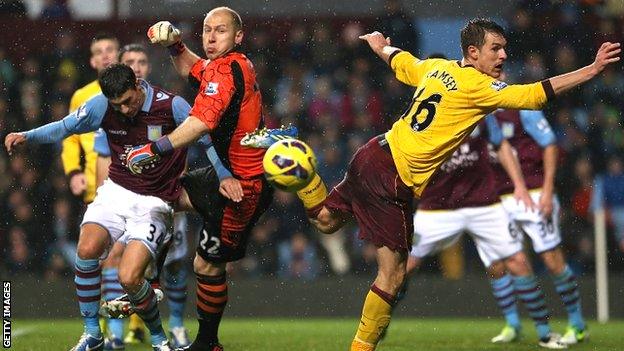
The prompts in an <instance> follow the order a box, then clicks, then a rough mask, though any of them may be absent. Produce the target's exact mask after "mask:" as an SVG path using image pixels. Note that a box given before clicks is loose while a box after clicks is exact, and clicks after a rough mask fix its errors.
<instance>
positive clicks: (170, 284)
mask: <svg viewBox="0 0 624 351" xmlns="http://www.w3.org/2000/svg"><path fill="white" fill-rule="evenodd" d="M187 277H188V270H187V268H186V266H184V265H180V268H179V269H178V270H177V271H173V270H172V269H169V267H165V286H164V288H165V296H167V303H168V305H169V329H171V328H176V327H182V326H183V316H184V304H185V303H186V280H187Z"/></svg>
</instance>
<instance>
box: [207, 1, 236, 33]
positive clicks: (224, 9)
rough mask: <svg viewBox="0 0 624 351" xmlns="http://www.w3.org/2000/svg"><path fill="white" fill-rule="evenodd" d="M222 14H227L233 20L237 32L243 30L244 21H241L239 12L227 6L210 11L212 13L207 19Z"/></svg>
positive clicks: (209, 13)
mask: <svg viewBox="0 0 624 351" xmlns="http://www.w3.org/2000/svg"><path fill="white" fill-rule="evenodd" d="M222 13H226V14H227V15H229V16H230V17H231V18H232V26H233V27H234V29H235V30H237V31H239V30H243V20H242V19H241V17H240V15H239V14H238V12H236V11H234V10H232V9H231V8H229V7H227V6H221V7H215V8H214V9H212V10H210V12H208V13H207V14H206V19H207V18H208V17H210V16H212V15H215V14H222Z"/></svg>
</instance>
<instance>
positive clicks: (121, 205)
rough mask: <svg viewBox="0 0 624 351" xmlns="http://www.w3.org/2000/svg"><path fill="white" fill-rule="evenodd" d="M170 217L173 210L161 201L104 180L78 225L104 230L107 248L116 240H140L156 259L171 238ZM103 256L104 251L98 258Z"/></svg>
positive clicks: (123, 241)
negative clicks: (108, 238) (107, 235)
mask: <svg viewBox="0 0 624 351" xmlns="http://www.w3.org/2000/svg"><path fill="white" fill-rule="evenodd" d="M172 214H173V209H172V208H171V206H170V205H169V204H168V203H167V202H165V201H164V200H162V199H160V198H157V197H155V196H146V195H139V194H137V193H134V192H132V191H130V190H128V189H126V188H124V187H122V186H119V185H117V184H115V183H113V181H111V180H110V179H107V180H106V181H104V184H102V186H100V187H99V188H98V189H97V195H96V196H95V200H93V202H92V203H91V204H89V206H88V207H87V211H86V212H85V214H84V217H83V219H82V223H81V226H82V225H84V224H86V223H96V224H99V225H101V226H102V227H104V228H106V230H107V231H108V234H109V235H110V237H111V246H112V243H114V242H116V241H118V240H119V241H120V242H122V243H123V244H127V243H128V242H129V241H131V240H138V241H141V242H142V243H143V244H144V245H145V246H146V247H147V248H148V250H149V251H150V253H151V254H152V257H153V258H156V255H157V253H158V252H160V250H161V249H162V248H163V247H164V245H165V244H166V243H167V242H168V241H169V239H170V238H171V227H172V218H173V215H172ZM124 234H125V235H124ZM122 236H123V238H122ZM107 255H108V250H107V252H105V253H104V254H103V255H102V257H101V258H102V259H104V258H106V256H107Z"/></svg>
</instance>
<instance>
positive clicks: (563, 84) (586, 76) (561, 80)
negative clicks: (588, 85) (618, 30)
mask: <svg viewBox="0 0 624 351" xmlns="http://www.w3.org/2000/svg"><path fill="white" fill-rule="evenodd" d="M621 51H622V49H621V48H620V43H610V42H605V43H603V44H602V45H601V46H600V48H599V49H598V52H597V53H596V59H595V60H594V62H593V63H592V64H590V65H587V66H585V67H583V68H581V69H578V70H576V71H574V72H570V73H565V74H562V75H559V76H556V77H553V78H550V79H549V80H550V84H551V85H552V88H553V91H554V93H555V94H561V93H563V92H566V91H568V90H570V89H572V88H574V87H576V86H577V85H581V84H583V83H585V82H587V81H588V80H590V79H592V78H594V77H595V76H597V75H598V74H600V72H602V71H603V70H604V69H605V67H607V65H609V64H611V63H614V62H618V61H619V60H620V52H621Z"/></svg>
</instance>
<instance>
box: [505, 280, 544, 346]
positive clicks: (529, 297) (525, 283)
mask: <svg viewBox="0 0 624 351" xmlns="http://www.w3.org/2000/svg"><path fill="white" fill-rule="evenodd" d="M513 281H514V288H515V289H516V294H518V297H519V298H520V300H521V301H522V302H523V303H524V306H525V307H526V309H527V311H528V312H529V316H531V318H532V319H533V322H534V323H535V329H537V335H538V337H539V338H540V339H544V338H547V337H548V334H550V325H549V324H548V319H550V314H549V312H548V308H547V307H546V302H545V301H544V293H543V292H542V289H541V288H540V286H539V285H538V284H537V279H535V276H534V275H527V276H515V277H513Z"/></svg>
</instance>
